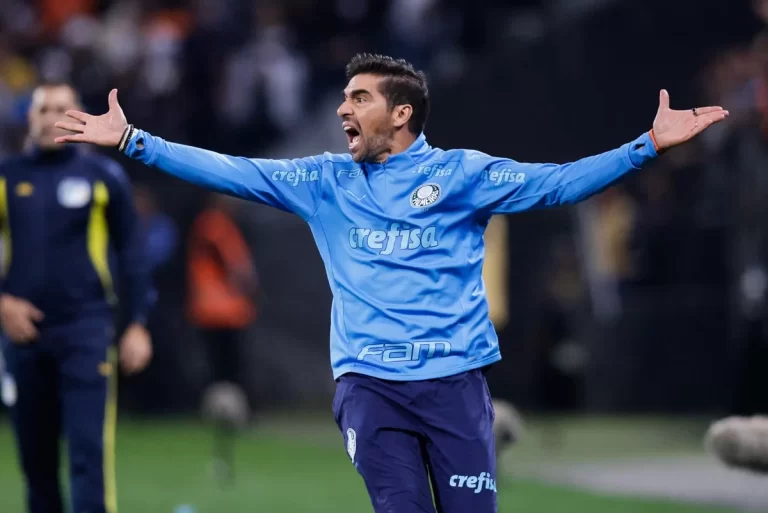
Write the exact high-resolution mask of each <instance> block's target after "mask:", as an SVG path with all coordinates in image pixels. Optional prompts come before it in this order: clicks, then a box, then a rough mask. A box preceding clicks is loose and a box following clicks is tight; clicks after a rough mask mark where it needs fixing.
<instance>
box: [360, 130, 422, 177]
mask: <svg viewBox="0 0 768 513" xmlns="http://www.w3.org/2000/svg"><path fill="white" fill-rule="evenodd" d="M431 149H432V147H431V146H430V145H429V143H427V137H426V136H425V135H424V132H422V133H421V134H419V136H418V137H417V138H416V140H415V141H413V143H412V144H411V145H410V146H409V147H408V149H407V150H405V151H404V152H402V153H395V154H394V155H390V156H389V158H387V160H385V161H384V162H382V163H379V162H366V163H365V167H366V168H368V169H371V170H377V169H385V168H386V169H397V168H405V167H410V166H412V165H414V164H418V163H419V162H420V161H421V159H422V158H423V157H424V155H426V153H427V152H428V151H429V150H431Z"/></svg>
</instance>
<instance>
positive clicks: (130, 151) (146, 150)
mask: <svg viewBox="0 0 768 513" xmlns="http://www.w3.org/2000/svg"><path fill="white" fill-rule="evenodd" d="M156 151H157V141H155V137H154V136H152V135H151V134H150V133H149V132H145V131H144V130H139V129H136V132H135V135H133V136H132V137H131V140H130V141H128V144H127V145H126V146H125V154H126V155H127V156H129V157H130V158H132V159H136V160H138V161H139V162H142V163H144V164H147V165H150V164H152V159H153V158H154V156H155V152H156Z"/></svg>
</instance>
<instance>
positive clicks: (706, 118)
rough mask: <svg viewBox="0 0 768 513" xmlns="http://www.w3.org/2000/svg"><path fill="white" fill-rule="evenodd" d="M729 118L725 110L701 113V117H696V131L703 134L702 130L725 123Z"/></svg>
mask: <svg viewBox="0 0 768 513" xmlns="http://www.w3.org/2000/svg"><path fill="white" fill-rule="evenodd" d="M697 111H698V109H697ZM699 112H700V111H699ZM727 117H728V111H725V110H719V111H714V112H709V113H707V114H701V113H699V115H698V116H696V124H695V125H694V131H695V132H696V133H698V132H701V131H702V130H704V129H706V128H708V127H710V126H712V125H714V124H715V123H719V122H720V121H723V120H724V119H725V118H727Z"/></svg>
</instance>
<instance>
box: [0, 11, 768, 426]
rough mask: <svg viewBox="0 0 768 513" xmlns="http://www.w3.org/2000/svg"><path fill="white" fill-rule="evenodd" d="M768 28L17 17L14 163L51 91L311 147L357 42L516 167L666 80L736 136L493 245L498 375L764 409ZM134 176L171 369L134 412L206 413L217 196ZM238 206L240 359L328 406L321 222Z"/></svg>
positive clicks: (630, 107)
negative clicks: (249, 313)
mask: <svg viewBox="0 0 768 513" xmlns="http://www.w3.org/2000/svg"><path fill="white" fill-rule="evenodd" d="M767 24H768V2H766V1H762V0H757V1H754V2H696V1H693V0H680V1H677V2H668V1H667V0H649V1H639V0H625V1H619V0H591V1H590V0H584V1H578V2H577V1H575V0H563V1H555V0H552V1H537V0H527V1H524V2H523V1H517V2H504V1H501V0H474V1H472V2H464V1H461V0H326V1H320V0H282V1H279V2H272V1H266V0H151V1H150V0H38V1H32V0H5V1H3V2H2V3H1V4H0V156H2V155H8V154H10V153H12V152H14V151H18V150H19V149H20V148H21V147H23V144H24V133H25V111H26V107H27V105H28V102H29V93H30V91H31V89H32V88H33V87H34V85H35V84H36V83H37V82H38V81H40V80H53V81H56V80H66V81H71V82H72V83H73V84H74V85H75V86H76V87H77V88H78V90H79V91H80V93H81V94H82V99H83V103H84V104H85V108H86V110H88V111H90V112H102V111H104V110H105V109H106V93H107V92H108V90H109V89H110V88H112V87H117V88H118V89H119V90H120V101H121V104H122V105H123V108H124V109H125V111H126V113H127V115H128V117H129V119H130V121H131V122H132V123H134V124H136V125H137V126H140V127H142V128H144V129H146V130H149V131H150V132H153V133H155V134H157V135H160V136H162V137H164V138H166V139H169V140H173V141H175V142H182V143H187V144H192V145H196V146H202V147H205V148H209V149H213V150H217V151H221V152H226V153H230V154H238V155H246V156H263V155H270V156H271V154H272V153H274V152H275V151H277V150H275V148H280V150H279V151H280V152H281V155H280V156H297V155H303V154H307V153H311V152H314V151H316V149H315V148H310V147H309V145H308V143H307V142H306V139H305V137H304V134H307V133H308V132H309V133H312V132H313V131H314V132H323V131H324V127H325V126H326V125H318V128H317V129H313V126H314V124H315V123H317V121H316V120H317V119H321V118H322V119H326V118H328V119H330V118H333V116H334V114H333V112H334V110H335V107H336V100H337V99H338V97H339V93H338V90H340V89H341V87H342V83H343V69H344V65H345V64H346V62H347V60H348V59H349V57H351V56H352V55H353V54H355V53H356V52H358V51H377V52H382V53H389V54H392V55H396V56H398V57H403V58H406V59H408V60H410V61H412V62H413V63H414V64H415V65H417V66H419V67H422V68H425V69H426V70H427V71H428V72H429V76H430V80H431V82H432V83H431V91H432V94H433V96H434V100H433V101H434V109H433V112H434V114H433V117H432V119H431V121H430V123H429V124H428V126H427V134H428V135H429V137H430V140H431V142H432V144H434V145H437V146H442V147H449V146H458V147H469V148H477V149H479V150H482V151H485V152H487V153H492V154H497V155H503V156H509V157H512V158H515V159H516V160H530V161H559V162H562V161H567V160H572V159H575V158H579V157H582V156H586V155H588V154H591V153H594V152H598V151H602V150H605V149H608V148H609V147H612V146H615V145H619V144H622V143H623V142H625V141H626V140H629V139H630V137H635V136H636V135H637V134H638V133H640V132H641V131H643V130H646V129H647V128H648V127H649V126H650V124H651V121H652V118H653V114H654V112H655V105H656V101H657V93H658V90H659V89H660V88H661V87H665V88H667V89H669V91H670V93H671V97H672V102H673V105H672V106H673V108H682V107H684V106H687V105H693V104H701V103H707V104H720V105H723V106H725V107H726V108H728V109H729V110H730V112H731V121H730V122H729V123H728V124H727V125H725V126H724V127H723V128H722V129H719V130H713V131H711V132H708V133H707V137H706V138H704V139H703V140H701V141H699V142H697V143H695V144H691V145H688V146H686V147H685V148H682V149H680V150H676V151H675V152H674V153H673V154H670V155H669V156H668V158H665V159H663V160H662V161H660V163H659V164H658V165H656V166H655V167H654V168H653V169H650V170H648V171H647V172H643V173H642V174H639V175H636V176H634V177H632V178H631V179H629V180H627V181H626V182H625V183H624V184H623V185H622V186H620V187H616V188H613V189H610V190H609V191H607V192H606V193H604V194H602V195H601V196H599V197H598V198H595V199H594V200H591V201H589V202H587V203H585V204H583V205H580V206H579V207H576V208H572V209H560V210H557V211H552V212H542V213H532V214H526V215H521V216H515V217H513V218H509V219H504V224H503V225H502V229H501V230H500V231H494V232H493V233H494V234H493V235H489V237H493V239H494V240H493V241H490V240H489V246H490V245H493V247H494V248H498V247H501V248H502V250H501V254H500V255H499V254H498V253H494V257H493V264H491V265H493V266H494V268H496V266H498V268H499V269H501V270H500V271H499V273H500V274H498V276H503V280H504V283H503V286H502V287H500V288H499V290H498V291H497V292H494V294H496V295H497V296H496V297H492V298H491V301H494V302H496V303H495V304H496V305H497V306H498V303H499V302H503V303H504V308H503V310H505V313H503V314H500V315H501V318H502V319H504V321H502V322H500V323H499V326H498V328H499V331H500V338H501V342H502V351H503V354H504V356H505V360H504V362H502V363H501V364H499V365H498V368H497V369H496V370H495V371H494V372H493V373H492V374H491V376H490V380H491V383H492V386H493V387H494V391H495V392H496V394H497V395H499V396H502V397H504V398H506V399H510V400H513V401H515V402H516V403H519V404H521V405H523V406H525V407H529V408H546V409H558V410H561V409H584V408H589V409H612V410H616V409H619V410H668V411H682V410H713V409H714V410H724V409H727V410H739V411H743V412H748V411H757V410H759V409H763V410H766V409H768V404H766V396H765V394H764V393H762V394H752V393H750V391H752V390H755V389H758V388H760V387H762V390H763V391H764V390H765V389H766V386H768V383H767V382H766V380H767V379H768V373H765V372H764V371H762V370H761V369H765V367H766V365H768V331H766V330H767V329H768V326H767V325H766V322H765V321H766V304H765V301H766V291H767V290H768V238H767V237H766V235H767V234H768V225H766V223H768V215H766V214H768V212H766V208H767V207H766V205H768V202H766V201H765V198H766V197H768V174H766V168H767V167H768V144H766V137H768V29H766V25H767ZM703 27H704V28H703ZM702 32H704V34H702ZM681 42H688V43H691V44H680V43H681ZM333 126H334V127H335V125H333ZM320 135H323V134H320ZM325 137H326V140H330V141H336V142H335V143H333V144H338V143H339V142H340V141H341V140H342V136H341V130H339V131H338V137H337V138H336V139H334V138H333V137H330V136H327V135H326V136H325ZM329 137H330V139H329ZM323 149H325V148H323ZM123 163H124V165H126V167H127V168H128V170H129V172H130V174H131V176H132V177H133V178H134V180H135V183H136V186H137V200H138V205H139V207H140V210H141V212H142V214H143V215H144V216H145V217H146V219H147V226H148V228H149V230H150V233H151V234H154V236H155V238H154V239H150V240H154V241H155V244H153V245H152V247H153V248H155V249H156V250H157V253H156V254H157V255H159V256H157V259H156V262H157V265H156V273H155V280H156V286H157V289H158V291H159V303H158V307H157V309H156V312H155V318H154V320H153V322H152V326H153V333H154V336H155V341H156V354H157V356H156V360H155V362H154V364H153V366H152V368H151V369H150V370H149V371H148V372H147V373H146V375H145V376H141V377H137V378H131V380H129V382H128V383H127V384H126V385H127V386H126V387H124V388H123V390H124V393H125V395H126V398H125V399H126V401H125V404H127V406H128V407H131V408H133V409H137V410H139V409H141V410H153V411H174V410H178V409H186V408H190V407H194V406H195V405H196V403H197V400H198V398H199V394H200V391H201V389H202V387H203V386H204V385H205V383H206V382H207V380H208V378H207V377H206V376H209V375H210V371H206V370H205V362H206V357H205V351H204V349H202V346H201V345H200V344H198V343H196V342H195V340H196V339H197V338H198V337H196V333H197V331H196V330H195V329H194V326H193V325H192V323H191V321H190V319H189V317H188V315H187V313H186V306H185V293H186V291H187V267H186V263H187V258H186V255H187V241H188V240H189V238H190V237H191V236H194V235H195V234H194V233H191V227H192V226H194V225H193V222H194V220H195V218H196V216H197V215H198V213H199V212H200V209H201V208H202V206H203V205H204V204H205V197H204V196H203V195H202V193H201V192H200V191H197V190H195V189H193V188H191V187H189V186H186V185H183V184H181V183H179V182H177V181H174V180H172V179H169V178H166V177H163V176H157V174H156V173H153V172H152V171H151V170H146V169H143V168H141V167H140V166H137V165H135V164H134V163H131V162H128V161H127V159H125V161H124V162H123ZM236 207H237V208H236V210H234V211H230V212H234V213H233V214H232V216H233V218H234V219H235V220H236V221H237V223H239V226H240V227H241V230H242V231H243V237H244V238H245V240H246V241H247V244H248V246H249V248H250V251H251V253H252V255H251V257H252V261H253V262H254V266H255V269H256V270H257V274H258V284H259V288H260V289H261V290H260V292H259V298H260V299H259V305H258V317H257V320H256V322H255V326H253V327H250V328H248V330H247V334H246V336H245V337H244V342H242V344H241V346H242V347H241V350H242V352H241V353H235V355H234V356H231V359H234V360H235V361H236V362H237V363H239V365H240V370H239V371H238V372H239V373H240V375H241V376H242V379H243V382H244V386H245V388H246V390H247V391H248V392H249V396H250V398H251V400H252V402H253V403H254V404H255V405H256V407H257V408H259V407H273V406H276V405H282V406H285V405H286V404H299V403H301V404H304V405H317V404H318V402H317V401H320V400H322V401H324V402H321V403H319V404H321V406H320V407H321V408H325V407H326V404H327V405H329V404H330V403H329V402H328V401H327V398H328V397H330V395H329V394H330V393H331V390H332V384H331V383H328V382H329V381H330V370H329V368H328V365H327V361H328V356H327V351H328V349H327V347H328V346H327V334H328V319H327V317H328V306H329V301H330V295H329V291H328V288H327V284H326V283H325V276H324V273H323V270H322V266H321V264H320V261H319V258H318V257H317V254H316V250H314V249H311V248H312V247H313V244H312V240H311V238H310V236H309V233H308V230H306V228H305V227H304V226H303V225H302V224H301V223H300V222H299V221H298V220H297V219H292V218H290V216H286V215H283V214H281V213H276V212H271V211H268V210H267V209H263V208H261V207H258V206H251V205H247V206H246V205H239V204H238V205H236ZM500 239H504V240H506V242H505V244H503V245H501V246H499V245H498V244H494V243H498V240H500ZM499 262H500V263H499ZM297 319H298V320H300V321H299V322H297ZM276 348H278V349H276ZM297 354H303V355H305V356H306V358H305V359H304V360H303V362H301V361H300V362H298V363H297V360H296V359H295V355H297ZM297 367H298V368H299V369H300V370H297ZM649 376H654V379H653V380H649ZM169 383H174V385H173V386H170V385H169ZM744 392H747V393H744ZM736 397H738V398H739V399H738V400H736V399H735V398H736Z"/></svg>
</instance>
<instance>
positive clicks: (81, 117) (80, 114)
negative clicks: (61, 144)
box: [65, 110, 93, 123]
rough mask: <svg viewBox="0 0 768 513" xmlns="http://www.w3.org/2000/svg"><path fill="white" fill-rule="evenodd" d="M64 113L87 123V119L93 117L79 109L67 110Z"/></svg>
mask: <svg viewBox="0 0 768 513" xmlns="http://www.w3.org/2000/svg"><path fill="white" fill-rule="evenodd" d="M65 114H66V115H67V117H70V118H72V119H76V120H78V121H81V122H83V123H87V122H88V120H89V119H91V118H92V117H93V116H91V115H90V114H87V113H85V112H80V111H79V110H68V111H67V112H66V113H65Z"/></svg>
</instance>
